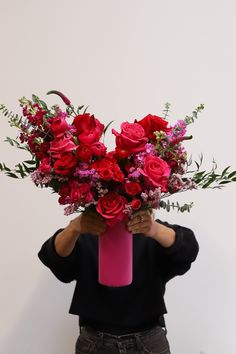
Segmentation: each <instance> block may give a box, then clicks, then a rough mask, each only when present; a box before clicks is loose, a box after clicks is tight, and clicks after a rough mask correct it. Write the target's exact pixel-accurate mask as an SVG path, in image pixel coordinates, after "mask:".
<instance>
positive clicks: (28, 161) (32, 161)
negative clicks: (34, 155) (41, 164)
mask: <svg viewBox="0 0 236 354" xmlns="http://www.w3.org/2000/svg"><path fill="white" fill-rule="evenodd" d="M23 162H24V163H26V164H28V165H35V164H36V160H26V161H23Z"/></svg>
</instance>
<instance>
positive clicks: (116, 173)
mask: <svg viewBox="0 0 236 354" xmlns="http://www.w3.org/2000/svg"><path fill="white" fill-rule="evenodd" d="M113 179H114V181H116V182H124V179H125V175H124V173H123V172H122V171H121V169H120V167H119V166H118V165H117V164H114V165H113Z"/></svg>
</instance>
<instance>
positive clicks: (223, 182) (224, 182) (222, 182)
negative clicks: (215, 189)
mask: <svg viewBox="0 0 236 354" xmlns="http://www.w3.org/2000/svg"><path fill="white" fill-rule="evenodd" d="M230 182H231V181H221V182H220V183H219V184H227V183H230Z"/></svg>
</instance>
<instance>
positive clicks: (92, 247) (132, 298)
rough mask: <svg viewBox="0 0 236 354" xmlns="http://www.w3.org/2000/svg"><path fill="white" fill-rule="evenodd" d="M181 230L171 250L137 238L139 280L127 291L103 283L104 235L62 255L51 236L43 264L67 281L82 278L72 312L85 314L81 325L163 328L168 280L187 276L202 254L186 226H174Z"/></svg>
mask: <svg viewBox="0 0 236 354" xmlns="http://www.w3.org/2000/svg"><path fill="white" fill-rule="evenodd" d="M157 221H158V222H160V223H162V224H164V225H166V226H168V227H171V228H173V229H174V230H175V232H176V240H175V242H174V244H173V245H172V246H170V247H168V248H165V247H163V246H161V245H160V244H159V243H158V242H157V241H155V240H154V239H152V238H150V237H145V236H144V235H142V234H136V235H134V237H133V282H132V283H131V284H130V285H128V286H125V287H117V288H116V287H106V286H103V285H101V284H99V283H98V237H97V236H96V235H92V234H81V235H80V237H79V239H78V241H77V242H76V245H75V247H74V249H73V251H72V253H71V254H70V255H69V256H67V257H61V256H59V255H58V254H57V253H56V250H55V245H54V239H55V237H56V235H57V234H58V233H59V232H60V231H61V230H62V229H60V230H58V231H57V232H56V233H55V234H54V235H53V236H52V237H51V238H49V239H48V240H47V241H46V242H45V243H44V244H43V245H42V248H41V250H40V251H39V253H38V256H39V258H40V260H41V261H42V262H43V264H44V265H46V266H47V267H48V268H50V269H51V271H52V272H53V273H54V275H55V276H56V277H57V278H58V279H59V280H60V281H62V282H65V283H69V282H71V281H72V280H76V287H75V290H74V295H73V299H72V303H71V306H70V310H69V313H71V314H76V315H79V316H80V325H88V326H91V327H95V328H97V329H100V330H103V331H108V332H109V331H110V332H112V333H117V334H120V333H129V332H133V331H140V330H143V329H147V328H150V327H152V326H154V325H157V324H159V318H160V316H161V315H163V314H165V313H166V312H167V310H166V306H165V302H164V298H163V297H164V293H165V285H166V282H167V281H169V280H170V279H171V278H173V277H175V276H176V275H182V274H184V273H186V272H187V271H188V270H189V269H190V266H191V263H192V262H193V261H194V260H195V259H196V256H197V254H198V250H199V247H198V243H197V241H196V238H195V236H194V233H193V232H192V231H191V230H190V229H188V228H186V227H183V226H179V225H170V224H168V223H167V222H161V221H160V220H157Z"/></svg>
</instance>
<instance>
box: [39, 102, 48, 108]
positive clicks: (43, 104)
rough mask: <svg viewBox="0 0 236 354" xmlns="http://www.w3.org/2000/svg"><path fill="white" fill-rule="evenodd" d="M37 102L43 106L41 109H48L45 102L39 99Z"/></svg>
mask: <svg viewBox="0 0 236 354" xmlns="http://www.w3.org/2000/svg"><path fill="white" fill-rule="evenodd" d="M39 103H40V104H41V106H42V107H43V109H44V110H45V111H47V110H48V106H47V105H46V103H45V102H44V101H42V100H39Z"/></svg>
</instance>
